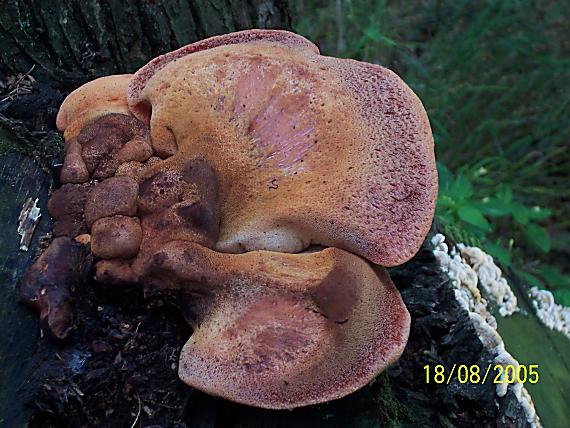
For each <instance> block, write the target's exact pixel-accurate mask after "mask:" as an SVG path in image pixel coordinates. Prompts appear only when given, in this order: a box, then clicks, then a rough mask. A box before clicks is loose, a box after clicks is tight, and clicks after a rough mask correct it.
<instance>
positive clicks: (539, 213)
mask: <svg viewBox="0 0 570 428" xmlns="http://www.w3.org/2000/svg"><path fill="white" fill-rule="evenodd" d="M551 215H552V210H550V209H548V208H542V207H539V206H535V207H532V208H531V209H530V210H529V212H528V217H529V218H530V219H531V220H544V219H545V218H548V217H550V216H551Z"/></svg>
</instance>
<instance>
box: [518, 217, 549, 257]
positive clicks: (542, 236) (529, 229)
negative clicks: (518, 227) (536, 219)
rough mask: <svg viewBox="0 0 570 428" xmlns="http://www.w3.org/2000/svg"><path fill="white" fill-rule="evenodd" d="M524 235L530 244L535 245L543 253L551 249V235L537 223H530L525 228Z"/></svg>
mask: <svg viewBox="0 0 570 428" xmlns="http://www.w3.org/2000/svg"><path fill="white" fill-rule="evenodd" d="M524 236H525V238H526V240H527V241H528V243H529V244H531V245H533V246H535V247H536V248H538V249H539V250H540V251H542V252H543V253H548V252H549V251H550V246H551V244H550V236H549V235H548V232H547V231H546V229H544V228H543V227H541V226H539V225H538V224H535V223H529V224H527V225H526V227H525V230H524Z"/></svg>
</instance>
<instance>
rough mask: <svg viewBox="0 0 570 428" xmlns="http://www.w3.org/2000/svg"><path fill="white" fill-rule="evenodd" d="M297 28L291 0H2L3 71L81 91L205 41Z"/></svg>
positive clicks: (0, 39)
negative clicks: (80, 87) (255, 31)
mask: <svg viewBox="0 0 570 428" xmlns="http://www.w3.org/2000/svg"><path fill="white" fill-rule="evenodd" d="M290 26H291V17H290V14H289V5H288V0H246V1H237V0H199V1H195V0H186V1H184V0H158V1H150V0H143V1H120V0H68V1H58V0H16V1H14V0H0V46H1V49H0V72H2V73H4V74H6V75H7V74H14V75H15V74H17V73H25V72H27V71H28V70H30V68H31V67H32V66H34V65H35V67H36V72H37V76H36V74H34V76H35V77H36V79H38V77H43V76H45V77H47V78H48V79H49V80H50V81H52V82H53V83H54V84H56V85H57V86H58V87H59V88H62V89H64V90H65V89H67V90H69V89H73V88H74V87H76V86H78V85H79V84H82V83H84V82H85V81H87V80H90V79H93V78H95V77H99V76H102V75H107V74H117V73H132V72H134V71H135V70H137V69H138V68H140V67H141V66H142V65H144V64H145V63H146V62H147V61H148V60H149V59H151V58H153V57H155V56H157V55H160V54H163V53H165V52H168V51H171V50H173V49H176V48H178V47H180V46H184V45H186V44H188V43H192V42H195V41H197V40H200V39H203V38H206V37H210V36H214V35H217V34H223V33H229V32H232V31H239V30H244V29H249V28H284V29H288V28H290Z"/></svg>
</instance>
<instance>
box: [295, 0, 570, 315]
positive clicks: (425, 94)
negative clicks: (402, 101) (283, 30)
mask: <svg viewBox="0 0 570 428" xmlns="http://www.w3.org/2000/svg"><path fill="white" fill-rule="evenodd" d="M297 3H298V11H299V19H298V20H297V21H296V22H297V25H296V29H297V31H298V32H300V33H301V34H305V35H307V36H308V37H309V38H311V39H312V40H314V41H316V42H317V43H318V44H319V47H320V49H321V51H322V52H323V53H325V54H329V55H336V56H344V57H352V58H356V59H362V60H365V61H370V62H376V63H380V64H384V65H386V66H388V67H390V68H391V69H393V70H394V71H396V72H397V73H398V74H399V75H400V76H402V77H403V78H404V80H405V81H406V82H407V83H408V84H409V85H410V86H411V87H412V88H413V89H414V91H415V92H416V93H417V94H418V96H419V97H420V99H421V100H422V102H423V104H424V106H425V108H426V110H427V112H428V115H429V117H430V121H431V125H432V129H433V133H434V139H435V142H436V151H437V158H438V160H439V162H440V166H439V170H440V178H441V189H440V198H439V200H438V208H437V219H438V221H439V223H440V224H441V226H442V227H443V229H444V231H445V232H446V233H447V234H450V235H453V236H454V237H456V238H457V240H458V241H462V242H466V243H471V244H474V245H479V246H482V247H483V248H484V249H485V250H486V251H488V252H490V253H492V254H493V255H494V256H495V257H496V258H497V259H498V260H499V261H500V263H501V264H502V265H503V266H505V267H506V266H511V267H512V268H515V269H517V268H518V269H517V270H518V271H522V273H524V277H525V278H526V280H527V282H528V283H529V284H531V285H539V286H542V287H544V286H547V287H549V288H551V289H552V290H554V292H555V293H556V296H557V300H558V301H561V302H565V303H566V304H570V280H569V276H568V274H569V273H570V266H569V265H568V263H567V260H568V258H569V257H570V186H568V178H569V175H570V148H569V146H568V142H569V141H570V136H569V130H570V94H569V93H568V91H569V88H570V26H568V25H567V22H566V20H565V18H564V17H566V16H569V15H570V2H551V1H545V2H536V1H532V0H517V1H512V2H498V1H493V0H476V1H471V0H469V1H467V0H458V1H447V2H445V1H444V2H442V1H439V0H422V1H420V0H412V1H408V2H386V1H383V0H337V1H336V2H326V1H321V0H297ZM442 165H445V166H447V168H449V169H447V168H444V167H443V166H442ZM450 170H451V171H454V173H455V174H451V173H450V172H449V171H450Z"/></svg>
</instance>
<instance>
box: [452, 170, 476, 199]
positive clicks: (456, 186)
mask: <svg viewBox="0 0 570 428" xmlns="http://www.w3.org/2000/svg"><path fill="white" fill-rule="evenodd" d="M449 194H450V196H451V197H452V198H455V199H457V200H460V201H461V200H463V201H464V200H467V199H469V198H470V197H471V196H472V195H473V185H472V184H471V181H469V179H468V178H467V176H465V175H463V174H459V175H458V176H457V177H456V178H455V181H454V182H453V183H452V185H451V187H450V189H449Z"/></svg>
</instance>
